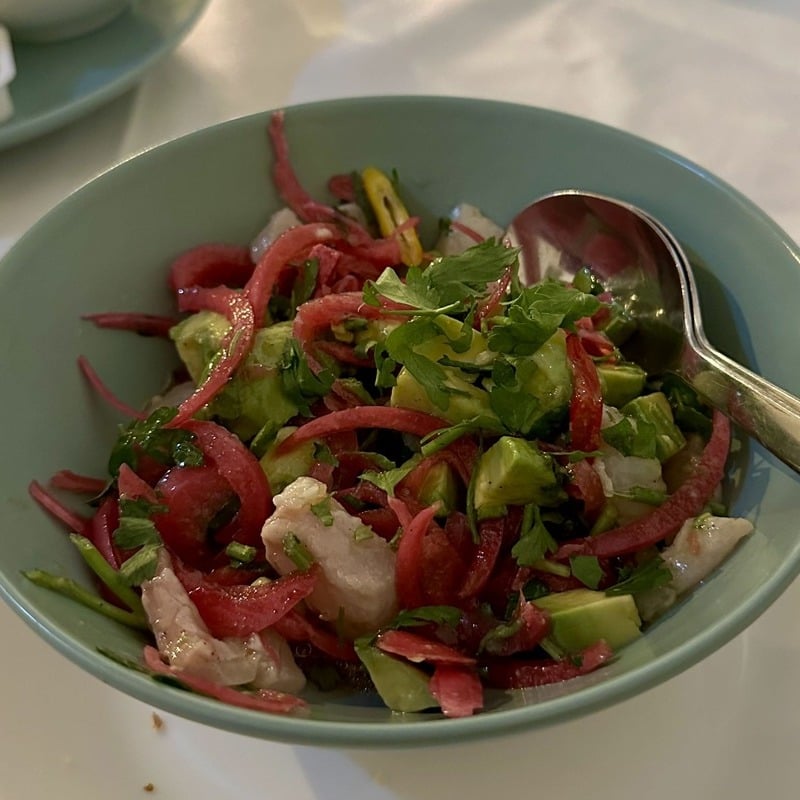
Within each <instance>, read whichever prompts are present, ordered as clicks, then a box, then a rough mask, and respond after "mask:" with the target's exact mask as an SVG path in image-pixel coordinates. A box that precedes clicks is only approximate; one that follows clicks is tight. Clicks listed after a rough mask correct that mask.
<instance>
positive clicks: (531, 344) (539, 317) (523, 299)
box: [488, 280, 601, 356]
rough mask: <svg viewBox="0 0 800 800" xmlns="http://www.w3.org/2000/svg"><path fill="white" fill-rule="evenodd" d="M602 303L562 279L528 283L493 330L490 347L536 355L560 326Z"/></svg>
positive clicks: (588, 313) (588, 315) (496, 350)
mask: <svg viewBox="0 0 800 800" xmlns="http://www.w3.org/2000/svg"><path fill="white" fill-rule="evenodd" d="M600 306H601V303H600V301H599V300H598V299H597V298H596V297H594V296H592V295H590V294H585V293H584V292H579V291H578V290H577V289H574V288H573V287H571V286H566V285H564V284H562V283H560V282H558V281H553V280H548V281H544V282H542V283H537V284H535V285H534V286H529V287H526V288H524V289H523V290H522V291H521V292H520V293H519V295H517V297H515V298H514V300H513V301H512V303H511V305H510V306H509V308H508V312H507V314H506V316H505V317H504V318H501V319H499V320H497V324H495V326H494V327H493V328H492V330H491V331H490V332H489V337H488V343H489V349H490V350H494V351H495V352H498V353H506V354H508V355H515V356H529V355H532V354H533V353H535V352H536V351H537V350H538V349H539V348H540V347H541V346H542V345H543V344H544V343H545V342H546V341H547V340H548V339H549V338H550V337H551V336H552V335H553V334H554V333H555V332H556V329H557V328H560V327H565V326H568V325H570V324H572V323H574V322H575V321H576V320H578V319H580V318H581V317H590V316H592V314H594V313H595V312H596V311H597V310H598V309H599V308H600Z"/></svg>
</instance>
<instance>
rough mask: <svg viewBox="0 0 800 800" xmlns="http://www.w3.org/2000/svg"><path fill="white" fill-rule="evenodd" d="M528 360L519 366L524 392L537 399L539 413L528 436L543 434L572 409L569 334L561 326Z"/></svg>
mask: <svg viewBox="0 0 800 800" xmlns="http://www.w3.org/2000/svg"><path fill="white" fill-rule="evenodd" d="M526 361H527V362H528V368H527V369H526V368H525V367H524V366H519V367H518V372H517V374H518V375H519V376H520V378H521V380H522V386H523V391H525V392H527V393H528V394H531V395H533V396H534V397H535V398H536V400H537V401H538V404H539V406H538V414H537V415H536V419H535V420H533V422H532V424H531V426H530V430H529V431H526V432H525V433H528V434H529V435H533V436H539V435H544V434H546V432H547V429H548V428H549V427H550V425H551V423H552V422H553V421H554V420H555V421H558V420H560V419H561V418H562V417H563V416H565V415H566V414H567V412H568V409H569V401H570V397H571V396H572V370H571V369H570V366H569V361H568V359H567V337H566V333H565V332H564V331H563V330H562V329H561V328H559V329H558V330H557V331H556V332H555V333H554V334H553V335H552V336H551V337H550V338H549V339H548V340H547V341H546V342H545V343H544V344H543V345H542V346H541V347H540V348H539V349H538V350H537V351H536V352H535V353H534V354H533V355H531V356H529V357H528V358H527V359H526Z"/></svg>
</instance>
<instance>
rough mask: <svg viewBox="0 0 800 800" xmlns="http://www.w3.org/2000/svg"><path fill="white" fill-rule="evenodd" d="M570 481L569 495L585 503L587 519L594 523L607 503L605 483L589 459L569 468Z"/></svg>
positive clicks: (568, 486) (584, 508)
mask: <svg viewBox="0 0 800 800" xmlns="http://www.w3.org/2000/svg"><path fill="white" fill-rule="evenodd" d="M567 471H568V472H569V476H570V481H569V483H568V484H567V486H566V490H567V494H568V495H569V496H570V497H574V498H576V499H577V500H580V501H582V502H583V510H584V513H585V514H586V518H587V519H588V520H589V521H590V522H593V521H594V520H595V519H597V515H598V514H599V513H600V512H601V511H602V509H603V506H604V505H605V502H606V496H605V492H604V491H603V483H602V481H601V480H600V476H599V475H598V474H597V472H595V470H594V468H593V467H592V465H591V463H590V462H589V460H588V459H582V460H581V461H576V462H575V463H574V464H570V465H569V466H568V467H567Z"/></svg>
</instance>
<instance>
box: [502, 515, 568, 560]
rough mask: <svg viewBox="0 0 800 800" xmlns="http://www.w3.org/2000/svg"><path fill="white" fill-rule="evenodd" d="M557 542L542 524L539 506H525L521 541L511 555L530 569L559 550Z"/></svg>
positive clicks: (514, 547) (512, 549) (513, 548)
mask: <svg viewBox="0 0 800 800" xmlns="http://www.w3.org/2000/svg"><path fill="white" fill-rule="evenodd" d="M557 546H558V545H557V544H556V540H555V539H554V538H553V537H552V536H551V534H550V532H549V531H548V530H547V528H546V527H545V525H544V523H543V522H542V515H541V512H540V511H539V506H537V505H535V504H533V503H530V504H528V505H526V506H525V510H524V512H523V517H522V532H521V533H520V537H519V540H518V541H517V543H516V544H515V545H514V546H513V547H512V548H511V555H512V556H513V557H514V558H515V559H516V562H517V564H519V565H520V566H521V567H529V566H531V565H532V564H535V563H536V562H537V561H539V560H540V559H542V558H544V557H545V555H547V553H550V552H553V551H554V550H556V548H557Z"/></svg>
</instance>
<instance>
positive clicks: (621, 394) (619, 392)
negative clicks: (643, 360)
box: [597, 364, 647, 408]
mask: <svg viewBox="0 0 800 800" xmlns="http://www.w3.org/2000/svg"><path fill="white" fill-rule="evenodd" d="M597 375H598V377H599V378H600V389H601V391H602V393H603V402H604V403H605V404H606V405H609V406H616V407H617V408H619V407H620V406H624V405H625V403H628V402H630V401H631V400H633V399H634V398H635V397H638V396H639V395H640V394H641V392H642V389H643V388H644V383H645V380H646V379H647V375H646V373H645V371H644V370H643V369H642V368H641V367H638V366H637V365H636V364H598V365H597Z"/></svg>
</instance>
